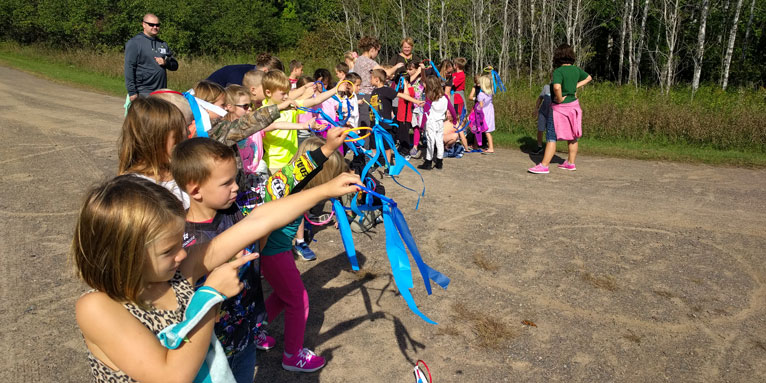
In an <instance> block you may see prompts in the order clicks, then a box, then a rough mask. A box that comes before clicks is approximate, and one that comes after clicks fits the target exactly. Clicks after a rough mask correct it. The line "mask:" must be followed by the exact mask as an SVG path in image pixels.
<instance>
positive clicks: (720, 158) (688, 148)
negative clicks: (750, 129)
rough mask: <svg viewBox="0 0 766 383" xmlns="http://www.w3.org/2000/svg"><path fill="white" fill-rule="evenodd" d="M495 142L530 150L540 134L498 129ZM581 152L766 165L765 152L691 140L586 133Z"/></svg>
mask: <svg viewBox="0 0 766 383" xmlns="http://www.w3.org/2000/svg"><path fill="white" fill-rule="evenodd" d="M493 138H494V141H495V145H497V146H499V147H505V148H518V149H519V150H520V151H524V152H529V151H530V150H532V149H533V148H535V147H536V146H537V138H536V135H535V134H531V133H510V132H501V131H496V132H495V133H494V134H493ZM556 152H557V155H558V156H560V157H564V158H566V157H565V156H566V152H567V143H566V142H565V141H561V142H558V143H557V145H556ZM579 155H596V156H605V157H618V158H631V159H639V160H652V161H675V162H690V163H705V164H709V165H721V166H740V167H749V168H764V167H766V154H764V153H761V152H748V151H738V150H721V149H714V148H710V147H699V146H695V145H690V144H671V143H659V142H643V141H627V140H625V141H615V140H609V139H601V138H589V137H583V138H581V139H580V145H579V148H578V156H579Z"/></svg>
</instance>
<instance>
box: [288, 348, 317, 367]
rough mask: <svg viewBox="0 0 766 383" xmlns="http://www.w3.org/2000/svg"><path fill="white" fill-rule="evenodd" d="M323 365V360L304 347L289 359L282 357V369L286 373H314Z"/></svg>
mask: <svg viewBox="0 0 766 383" xmlns="http://www.w3.org/2000/svg"><path fill="white" fill-rule="evenodd" d="M324 364H325V360H324V358H322V357H321V356H317V354H314V352H313V351H311V350H309V349H307V348H305V347H304V348H303V350H301V351H300V352H299V353H297V354H295V355H293V356H292V357H290V358H288V357H286V356H284V355H282V368H284V369H285V370H287V371H297V372H314V371H316V370H318V369H320V368H322V367H324Z"/></svg>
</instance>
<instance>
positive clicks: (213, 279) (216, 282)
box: [205, 253, 258, 297]
mask: <svg viewBox="0 0 766 383" xmlns="http://www.w3.org/2000/svg"><path fill="white" fill-rule="evenodd" d="M256 258H258V253H253V254H248V255H245V256H242V257H239V258H237V259H235V260H233V261H231V262H227V263H224V264H223V265H221V266H218V267H216V268H215V270H213V272H211V273H210V275H209V276H208V277H207V280H206V281H205V286H209V287H212V288H214V289H216V290H217V291H218V292H219V293H221V294H223V295H225V296H226V297H233V296H235V295H237V294H239V292H240V291H242V288H243V287H244V285H243V284H242V282H241V281H240V280H239V268H240V267H241V266H242V265H244V264H245V263H247V262H250V261H252V260H254V259H256Z"/></svg>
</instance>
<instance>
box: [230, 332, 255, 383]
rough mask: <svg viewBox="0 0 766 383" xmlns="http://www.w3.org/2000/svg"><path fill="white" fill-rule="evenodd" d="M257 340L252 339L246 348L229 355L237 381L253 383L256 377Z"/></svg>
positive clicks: (238, 382)
mask: <svg viewBox="0 0 766 383" xmlns="http://www.w3.org/2000/svg"><path fill="white" fill-rule="evenodd" d="M255 351H256V348H255V341H254V340H251V341H250V345H248V346H247V347H245V349H244V350H242V351H240V352H237V353H234V354H233V355H232V356H230V357H229V367H231V372H232V373H233V374H234V379H236V380H237V383H253V378H254V377H255Z"/></svg>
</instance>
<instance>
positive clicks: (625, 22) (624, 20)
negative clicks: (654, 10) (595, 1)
mask: <svg viewBox="0 0 766 383" xmlns="http://www.w3.org/2000/svg"><path fill="white" fill-rule="evenodd" d="M629 5H630V3H629V2H628V1H625V8H624V9H623V11H622V28H621V29H620V61H618V65H617V85H622V67H623V63H624V62H625V31H626V29H627V27H628V17H629V16H628V6H629Z"/></svg>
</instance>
